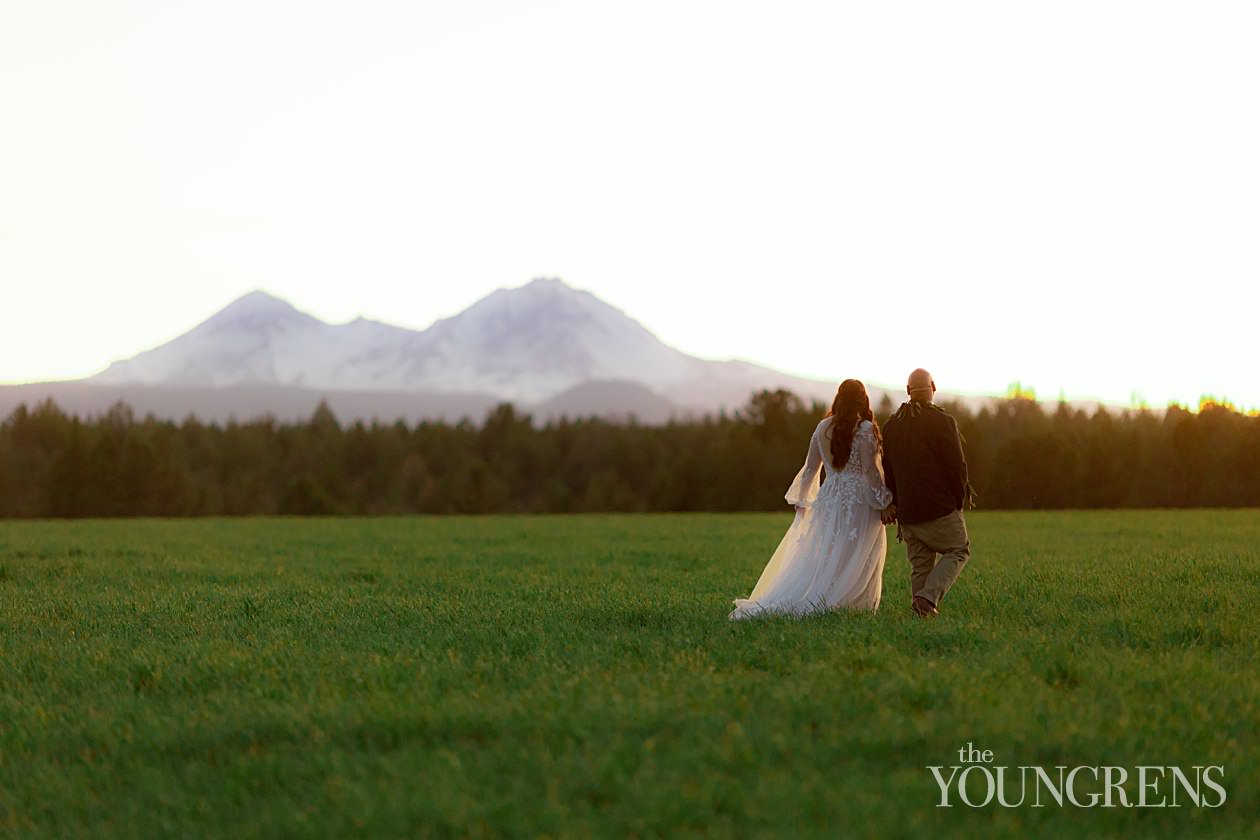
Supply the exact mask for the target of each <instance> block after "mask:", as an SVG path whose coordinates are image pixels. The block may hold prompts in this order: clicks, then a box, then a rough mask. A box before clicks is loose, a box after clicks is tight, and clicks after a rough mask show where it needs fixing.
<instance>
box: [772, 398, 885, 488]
mask: <svg viewBox="0 0 1260 840" xmlns="http://www.w3.org/2000/svg"><path fill="white" fill-rule="evenodd" d="M878 449H879V446H878V443H877V442H876V440H875V427H874V426H873V425H872V424H871V421H869V420H863V421H861V422H860V423H859V424H858V428H857V430H856V432H854V435H853V445H852V446H850V447H849V457H848V459H847V460H846V461H845V463H844V464H835V463H832V460H831V418H830V417H828V418H826V419H824V420H823V421H822V422H821V423H819V424H818V425H817V427H815V429H814V434H813V435H812V436H811V437H810V441H809V450H808V452H807V453H806V455H805V465H804V466H802V467H801V469H800V472H798V473H797V474H796V478H795V479H794V480H793V482H792V485H791V486H790V487H789V488H788V491H787V493H786V494H785V495H784V498H785V499H787V502H788V504H791V505H796V506H797V507H809V506H810V505H811V504H813V503H814V502H815V501H816V500H817V499H818V495H819V494H818V472H819V470H820V469H821V468H822V466H823V464H824V463H825V464H826V465H827V471H828V478H827V482H828V483H830V482H831V481H832V480H833V479H834V480H836V481H838V482H843V483H845V484H858V485H860V487H858V488H853V489H851V490H850V492H849V493H845V494H843V495H845V496H847V497H849V498H852V497H853V496H855V495H856V496H859V497H860V498H861V499H862V501H864V502H866V503H867V504H869V505H870V506H871V507H873V508H876V509H877V510H883V509H884V508H886V507H888V505H889V504H891V502H892V493H891V492H890V491H889V490H888V488H887V487H886V486H884V473H883V467H882V466H881V464H880V459H879V457H878V455H879V452H878ZM825 495H826V497H827V498H834V497H835V496H837V494H836V493H834V492H832V493H827V494H825Z"/></svg>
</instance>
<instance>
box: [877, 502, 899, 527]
mask: <svg viewBox="0 0 1260 840" xmlns="http://www.w3.org/2000/svg"><path fill="white" fill-rule="evenodd" d="M879 521H880V522H882V523H884V524H885V525H891V524H892V523H894V522H896V521H897V506H896V505H889V506H888V507H886V508H884V509H883V510H881V511H880V512H879Z"/></svg>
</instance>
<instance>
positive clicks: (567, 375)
mask: <svg viewBox="0 0 1260 840" xmlns="http://www.w3.org/2000/svg"><path fill="white" fill-rule="evenodd" d="M81 381H83V382H85V383H88V384H94V385H108V386H116V387H124V386H127V387H134V386H165V387H182V388H206V387H208V388H223V387H247V388H252V387H257V386H273V387H286V388H304V389H311V390H319V391H329V392H342V391H355V392H357V391H380V392H382V393H383V392H391V393H406V392H416V393H427V394H447V395H449V394H460V393H467V394H491V395H493V396H495V397H496V398H499V399H502V400H506V401H513V402H517V403H521V404H526V405H539V406H546V405H548V404H549V401H551V400H554V399H556V398H559V397H561V396H562V395H566V394H568V395H569V396H568V397H566V398H565V399H561V400H560V401H559V402H558V403H555V404H556V405H565V406H570V407H572V408H573V410H575V411H580V409H581V406H582V405H583V401H582V399H577V398H574V397H573V396H572V394H570V393H569V392H572V391H573V390H574V389H579V391H578V393H585V394H586V395H587V396H589V397H594V396H595V395H598V399H596V400H595V402H597V403H610V404H616V405H617V406H618V411H617V413H618V414H624V413H625V412H624V408H625V407H626V404H627V400H629V399H630V395H629V394H624V395H620V396H616V395H614V394H613V393H612V389H611V386H609V385H608V384H607V383H616V382H620V383H625V384H626V388H627V389H629V390H633V389H634V388H646V389H647V391H648V392H650V393H651V394H653V395H655V396H656V397H659V398H660V400H649V402H651V403H652V408H651V410H650V411H649V412H648V413H649V414H651V415H652V416H653V417H659V416H660V415H661V413H662V402H661V401H664V403H668V404H669V405H672V406H675V407H676V409H677V413H682V414H696V413H705V412H716V411H720V410H724V409H726V410H730V409H735V408H738V407H740V406H742V405H744V404H745V403H746V402H747V399H748V397H749V396H750V395H751V394H752V393H753V392H755V391H757V390H760V389H762V388H776V387H783V388H787V389H788V390H792V391H794V392H795V393H797V394H798V395H800V396H801V397H803V398H804V399H806V400H810V399H821V400H823V401H827V400H829V399H830V397H831V395H832V394H833V393H834V389H835V383H831V382H824V381H821V380H812V379H807V378H803V377H796V376H792V375H790V374H785V373H782V372H780V371H776V370H773V369H771V368H767V367H763V366H760V365H756V364H754V363H751V362H745V361H737V360H726V361H715V360H708V359H701V358H698V357H695V356H690V355H688V354H686V353H684V352H682V351H681V350H678V349H676V348H674V347H671V346H669V345H667V344H665V343H664V342H663V341H661V340H660V339H659V338H658V337H657V336H656V335H655V334H654V333H652V332H651V330H649V329H648V328H647V327H646V326H644V325H643V324H642V323H641V322H640V321H638V320H637V319H635V318H633V317H632V316H630V315H628V314H626V313H625V312H624V311H622V310H621V309H619V308H617V307H615V306H613V305H612V304H609V303H607V302H606V301H603V300H602V299H600V298H599V297H597V296H596V295H594V294H593V293H591V292H589V291H586V290H582V289H576V288H573V287H571V286H569V285H568V284H566V283H565V282H564V281H562V280H560V279H557V278H536V279H534V280H533V281H531V282H529V283H527V284H525V285H523V286H518V287H514V288H500V289H497V290H495V291H494V292H491V293H490V294H488V295H486V296H485V297H483V298H481V299H480V300H478V301H476V302H475V303H473V304H472V305H470V306H469V307H467V308H465V309H464V310H462V311H461V312H459V313H457V314H455V315H452V316H449V317H446V318H440V319H438V320H436V321H434V322H433V323H432V324H431V325H430V326H429V327H427V328H425V329H423V330H413V329H409V328H406V327H399V326H395V325H392V324H387V323H385V322H382V321H377V320H373V319H368V318H363V317H358V318H355V319H354V320H352V321H348V322H345V323H342V324H329V323H327V322H324V321H322V320H320V319H318V318H316V317H314V316H312V315H309V314H307V313H306V312H304V311H302V310H301V309H299V308H298V307H297V306H295V305H293V304H292V303H291V302H289V301H288V300H285V299H283V298H280V297H278V296H276V295H272V294H270V293H267V292H264V291H261V290H255V291H252V292H249V293H248V294H245V295H243V296H241V297H239V298H237V299H236V300H234V301H232V302H230V303H229V304H228V305H226V306H225V307H223V308H222V309H221V310H219V311H218V312H216V313H214V314H213V315H211V316H210V317H209V318H207V319H206V320H204V321H202V322H201V323H199V324H197V325H196V326H194V327H193V328H192V329H190V330H188V331H187V332H185V333H183V334H182V335H180V336H177V337H176V338H174V339H172V340H170V341H168V342H165V343H164V344H161V345H159V346H157V347H155V348H152V349H150V350H147V351H144V352H142V353H139V354H136V355H135V356H132V357H130V358H128V359H122V360H118V361H115V362H113V363H111V364H110V365H109V366H108V367H107V368H106V369H105V370H103V371H101V372H100V373H98V374H96V375H94V376H92V377H88V378H87V379H86V380H81ZM587 383H604V384H603V385H601V386H600V387H598V388H593V389H587V390H586V391H585V392H583V391H581V386H583V385H584V384H587ZM875 390H876V389H873V393H872V398H873V399H876V400H878V398H879V394H877V393H874V391H875ZM881 393H882V392H881ZM641 395H642V396H643V397H645V398H646V397H647V394H643V393H641ZM575 400H576V401H575ZM596 407H598V406H596ZM595 413H600V412H599V411H596V412H595Z"/></svg>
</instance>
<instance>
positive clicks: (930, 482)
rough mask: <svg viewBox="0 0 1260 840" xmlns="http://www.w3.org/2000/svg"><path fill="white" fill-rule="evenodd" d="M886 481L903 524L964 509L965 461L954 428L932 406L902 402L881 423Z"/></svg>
mask: <svg viewBox="0 0 1260 840" xmlns="http://www.w3.org/2000/svg"><path fill="white" fill-rule="evenodd" d="M883 463H884V483H885V484H887V485H888V489H889V490H891V491H892V494H893V504H895V505H896V506H897V518H898V519H899V520H901V521H902V522H904V523H906V524H907V525H915V524H917V523H919V522H928V521H931V520H933V519H939V518H941V517H942V516H945V515H946V514H948V513H953V512H954V511H956V510H962V509H963V505H964V504H965V503H966V499H967V459H966V458H965V457H964V456H963V448H962V436H961V435H960V434H958V424H957V423H956V422H955V421H954V418H953V417H951V416H949V415H948V414H946V413H945V410H944V409H943V408H941V407H940V406H938V405H936V404H934V403H928V402H915V401H913V400H912V401H910V402H907V403H904V404H902V406H901V408H899V409H898V410H897V413H896V414H894V415H893V416H892V417H891V418H890V419H889V421H888V422H887V423H885V424H884V457H883Z"/></svg>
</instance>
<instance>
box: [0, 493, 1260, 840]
mask: <svg viewBox="0 0 1260 840" xmlns="http://www.w3.org/2000/svg"><path fill="white" fill-rule="evenodd" d="M789 522H790V516H789V515H787V514H783V515H770V514H754V515H660V516H656V515H641V516H574V517H489V518H415V519H372V520H364V519H358V520H335V519H334V520H299V519H246V520H195V521H108V522H103V521H88V522H29V523H28V522H0V835H4V836H9V835H11V836H15V837H26V836H47V837H54V836H55V837H70V836H91V837H136V836H167V837H192V836H224V837H226V836H231V837H233V838H248V837H292V836H339V837H349V836H363V835H374V836H385V837H403V836H407V837H415V836H420V837H423V836H435V837H443V836H452V837H454V836H473V837H482V836H487V837H490V836H501V835H510V836H538V835H553V836H580V837H587V836H662V837H680V836H688V835H710V836H733V835H738V836H791V837H795V836H817V837H929V836H940V837H960V838H961V837H981V836H983V837H1047V838H1050V837H1054V838H1058V837H1084V836H1133V837H1143V838H1161V837H1163V838H1183V837H1212V838H1218V837H1255V836H1260V796H1258V795H1257V782H1260V769H1258V768H1257V760H1260V749H1258V747H1257V733H1258V732H1260V707H1258V705H1257V697H1258V695H1260V667H1258V665H1257V663H1258V662H1260V641H1258V639H1260V618H1257V605H1260V512H1256V511H1198V512H1165V511H1146V512H1107V513H1101V512H1100V513H1018V514H1016V513H1012V514H1006V513H974V514H972V515H971V517H970V519H969V522H970V526H971V532H972V542H973V549H974V557H973V560H972V562H971V564H970V565H969V567H968V568H967V569H966V571H965V572H964V574H963V577H962V578H961V579H960V581H959V583H958V585H957V586H956V587H955V589H954V590H953V592H951V593H950V596H949V598H947V599H946V600H945V602H944V603H943V604H942V616H941V617H940V618H939V619H937V620H935V621H931V622H925V621H921V620H917V619H915V618H914V617H913V615H912V614H911V612H910V610H909V608H908V602H909V595H908V592H907V564H906V561H905V556H904V549H903V547H902V546H899V545H896V544H895V543H891V547H890V557H889V560H888V566H887V570H886V572H885V589H884V603H883V606H882V607H881V609H880V612H879V613H877V614H875V615H869V614H849V613H833V614H829V615H826V616H821V617H818V618H813V619H808V620H804V621H799V620H792V619H782V618H779V619H772V620H762V621H759V622H748V623H739V624H731V623H729V622H728V621H727V620H726V613H727V611H728V610H729V608H730V600H731V599H732V598H735V597H742V596H746V595H747V594H748V592H749V590H750V589H751V588H752V585H753V583H754V582H755V581H756V578H757V575H758V574H759V572H760V570H761V567H762V565H763V564H764V563H765V561H766V560H767V559H768V557H769V555H770V552H771V551H772V550H773V548H774V546H775V545H776V544H777V542H778V540H779V538H780V536H781V535H782V532H783V529H784V528H785V527H786V526H787V524H788V523H789ZM968 741H971V742H974V743H975V744H976V745H977V746H979V747H982V748H987V749H991V750H993V751H994V753H995V754H996V755H995V759H996V761H995V763H997V764H1007V765H1021V764H1025V765H1042V766H1045V767H1048V768H1050V767H1053V766H1054V765H1060V764H1062V765H1067V766H1069V767H1074V766H1077V765H1091V766H1092V765H1117V766H1124V767H1127V768H1134V767H1136V766H1137V765H1143V764H1146V765H1167V766H1172V765H1176V766H1181V767H1184V768H1192V767H1193V766H1194V765H1207V764H1214V765H1224V766H1225V787H1226V789H1227V791H1228V801H1227V802H1226V803H1225V804H1224V805H1223V806H1222V807H1220V808H1195V807H1180V808H1165V809H1153V808H1151V809H1136V808H1132V809H1126V808H1114V809H1104V808H1089V809H1084V808H1074V807H1070V806H1068V807H1062V808H1060V807H1058V806H1054V805H1051V807H1046V808H1031V807H1027V806H1024V807H1019V808H1013V809H1005V808H1000V807H996V806H990V807H985V808H978V809H971V808H967V807H965V806H961V805H956V807H953V808H949V809H943V808H937V807H934V806H935V804H936V802H937V800H938V797H939V792H938V789H937V787H936V784H935V782H934V781H933V779H932V777H931V775H930V773H929V772H928V771H927V770H926V769H925V767H926V765H952V764H957V763H958V757H957V750H958V749H959V747H960V746H962V745H963V744H964V743H966V742H968ZM1130 787H1131V786H1130ZM1131 790H1132V787H1131ZM955 801H956V800H955Z"/></svg>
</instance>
